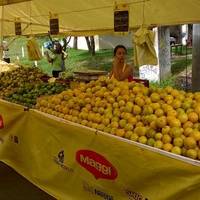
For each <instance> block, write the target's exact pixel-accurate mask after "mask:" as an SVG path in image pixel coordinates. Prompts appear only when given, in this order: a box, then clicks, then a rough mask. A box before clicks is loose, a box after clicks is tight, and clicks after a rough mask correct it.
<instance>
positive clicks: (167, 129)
mask: <svg viewBox="0 0 200 200" xmlns="http://www.w3.org/2000/svg"><path fill="white" fill-rule="evenodd" d="M169 131H170V127H169V126H165V127H163V128H162V131H161V132H162V134H163V135H165V134H168V133H169Z"/></svg>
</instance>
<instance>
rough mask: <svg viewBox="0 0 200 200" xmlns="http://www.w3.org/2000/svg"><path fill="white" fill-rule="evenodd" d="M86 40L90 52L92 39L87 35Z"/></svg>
mask: <svg viewBox="0 0 200 200" xmlns="http://www.w3.org/2000/svg"><path fill="white" fill-rule="evenodd" d="M85 40H86V42H87V46H88V50H89V52H91V44H90V39H89V37H85Z"/></svg>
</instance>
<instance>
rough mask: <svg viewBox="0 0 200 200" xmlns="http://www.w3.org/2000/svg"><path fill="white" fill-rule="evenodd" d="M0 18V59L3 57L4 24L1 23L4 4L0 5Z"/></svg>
mask: <svg viewBox="0 0 200 200" xmlns="http://www.w3.org/2000/svg"><path fill="white" fill-rule="evenodd" d="M1 9H2V10H1V19H2V21H1V33H0V34H1V35H0V44H1V46H0V60H2V59H3V28H4V26H3V23H4V21H3V17H4V6H2V7H1Z"/></svg>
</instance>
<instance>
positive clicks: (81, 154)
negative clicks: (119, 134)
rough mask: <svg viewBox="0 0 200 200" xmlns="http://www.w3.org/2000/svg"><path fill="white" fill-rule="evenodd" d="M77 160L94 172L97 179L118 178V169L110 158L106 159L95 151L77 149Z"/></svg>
mask: <svg viewBox="0 0 200 200" xmlns="http://www.w3.org/2000/svg"><path fill="white" fill-rule="evenodd" d="M76 161H77V162H78V163H79V164H80V165H81V166H82V167H84V168H85V169H86V170H88V171H89V172H90V173H92V174H93V175H94V176H95V178H96V179H98V178H102V179H109V180H114V179H116V178H117V170H116V169H115V167H114V166H113V165H112V164H111V163H110V162H109V161H108V160H106V158H105V157H103V156H102V155H100V154H98V153H96V152H94V151H90V150H79V151H77V152H76Z"/></svg>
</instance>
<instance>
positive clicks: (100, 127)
mask: <svg viewBox="0 0 200 200" xmlns="http://www.w3.org/2000/svg"><path fill="white" fill-rule="evenodd" d="M104 128H105V125H104V124H98V126H97V129H98V130H100V131H103V130H104Z"/></svg>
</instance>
